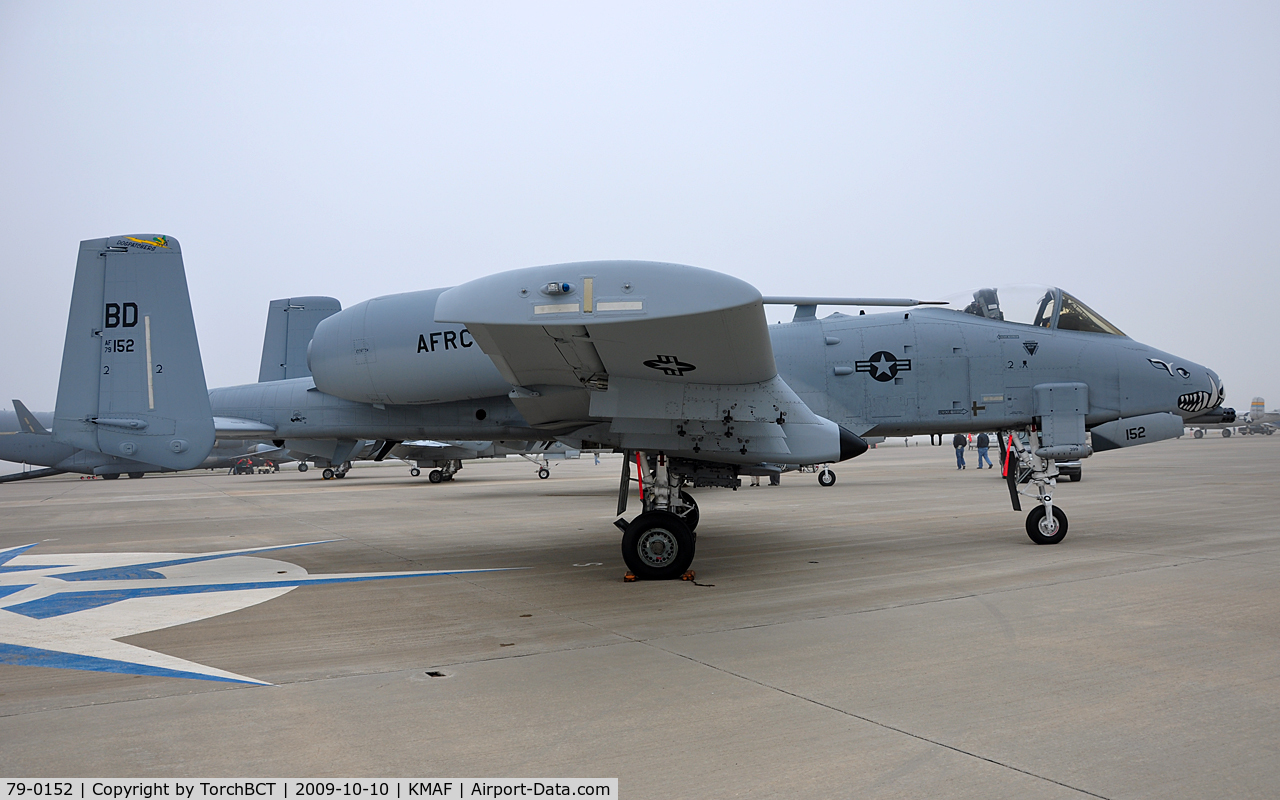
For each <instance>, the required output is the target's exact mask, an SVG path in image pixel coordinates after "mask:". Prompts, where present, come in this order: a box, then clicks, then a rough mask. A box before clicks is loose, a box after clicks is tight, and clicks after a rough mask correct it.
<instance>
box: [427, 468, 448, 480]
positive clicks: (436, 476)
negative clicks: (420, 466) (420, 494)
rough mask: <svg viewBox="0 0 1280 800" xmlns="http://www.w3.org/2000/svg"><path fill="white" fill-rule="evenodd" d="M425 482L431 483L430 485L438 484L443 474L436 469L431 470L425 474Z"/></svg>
mask: <svg viewBox="0 0 1280 800" xmlns="http://www.w3.org/2000/svg"><path fill="white" fill-rule="evenodd" d="M427 480H429V481H431V482H432V483H439V482H440V481H442V480H444V473H443V472H441V471H440V470H438V469H433V470H431V471H430V472H428V473H427Z"/></svg>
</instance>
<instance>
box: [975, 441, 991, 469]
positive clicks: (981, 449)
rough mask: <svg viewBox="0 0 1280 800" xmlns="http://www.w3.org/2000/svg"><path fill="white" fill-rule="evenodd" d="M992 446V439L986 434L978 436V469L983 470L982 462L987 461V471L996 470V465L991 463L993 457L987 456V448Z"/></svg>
mask: <svg viewBox="0 0 1280 800" xmlns="http://www.w3.org/2000/svg"><path fill="white" fill-rule="evenodd" d="M990 446H991V437H989V436H987V435H986V434H985V433H980V434H978V469H982V461H983V459H986V462H987V469H995V465H994V464H992V463H991V456H989V455H987V448H988V447H990Z"/></svg>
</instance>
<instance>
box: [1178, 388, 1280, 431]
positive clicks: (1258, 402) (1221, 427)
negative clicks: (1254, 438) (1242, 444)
mask: <svg viewBox="0 0 1280 800" xmlns="http://www.w3.org/2000/svg"><path fill="white" fill-rule="evenodd" d="M1241 422H1243V424H1241ZM1277 425H1280V411H1267V401H1266V400H1264V399H1263V398H1261V397H1255V398H1253V402H1252V403H1251V404H1250V405H1249V413H1248V414H1246V415H1245V417H1244V419H1243V420H1241V421H1240V422H1219V423H1217V424H1209V425H1193V426H1192V428H1193V430H1192V432H1191V435H1192V436H1194V437H1195V438H1197V439H1203V438H1204V432H1205V431H1206V430H1218V431H1222V438H1224V439H1229V438H1231V434H1233V433H1238V434H1240V435H1241V436H1250V435H1253V434H1260V435H1265V436H1270V435H1271V434H1273V433H1275V431H1276V426H1277Z"/></svg>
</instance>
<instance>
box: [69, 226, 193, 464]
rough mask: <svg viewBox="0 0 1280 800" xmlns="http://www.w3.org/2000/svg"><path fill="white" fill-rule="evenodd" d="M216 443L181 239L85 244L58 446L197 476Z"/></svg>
mask: <svg viewBox="0 0 1280 800" xmlns="http://www.w3.org/2000/svg"><path fill="white" fill-rule="evenodd" d="M213 437H214V433H213V413H212V410H211V409H210V406H209V392H208V390H207V388H206V386H205V380H204V365H203V364H202V363H201V360H200V345H199V342H198V341H197V340H196V327H195V319H194V317H193V316H192V313H191V297H190V295H189V294H188V291H187V276H186V272H185V271H184V270H183V266H182V250H181V248H180V247H179V245H178V242H177V240H175V239H173V238H171V237H168V236H152V235H138V236H112V237H109V238H106V239H89V240H86V241H83V242H81V243H80V256H79V259H78V261H77V263H76V275H75V283H74V286H73V289H72V293H71V312H70V314H69V315H68V317H67V336H66V341H65V344H64V345H63V349H62V373H61V375H60V377H59V380H58V402H57V406H56V408H55V410H54V420H53V438H54V440H55V441H58V442H61V443H63V444H68V445H72V446H73V447H78V448H80V449H82V450H88V451H91V452H95V453H103V454H104V455H110V456H118V457H123V458H128V459H132V460H134V461H141V462H143V463H146V464H153V465H156V466H160V467H167V468H169V469H192V468H194V467H197V466H199V465H200V463H201V462H203V461H204V459H205V457H206V456H207V455H208V454H209V451H210V450H211V449H212V447H213Z"/></svg>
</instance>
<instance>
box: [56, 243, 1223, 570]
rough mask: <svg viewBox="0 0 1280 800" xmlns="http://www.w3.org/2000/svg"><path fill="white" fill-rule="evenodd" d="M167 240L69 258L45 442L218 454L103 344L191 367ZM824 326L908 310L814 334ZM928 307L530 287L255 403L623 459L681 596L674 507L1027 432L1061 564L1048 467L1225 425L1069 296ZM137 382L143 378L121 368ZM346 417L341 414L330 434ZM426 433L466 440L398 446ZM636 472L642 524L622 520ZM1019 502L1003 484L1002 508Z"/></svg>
mask: <svg viewBox="0 0 1280 800" xmlns="http://www.w3.org/2000/svg"><path fill="white" fill-rule="evenodd" d="M157 239H158V240H161V242H162V246H163V247H164V248H165V250H164V252H163V253H162V252H161V251H160V249H159V246H157V247H150V248H148V247H145V246H142V247H135V246H133V245H130V244H128V242H142V243H143V244H144V245H145V244H146V243H149V242H153V241H155V240H150V239H146V238H138V237H118V238H113V239H106V240H91V241H88V242H84V243H82V245H81V257H80V261H79V262H78V265H77V278H76V290H75V293H74V294H73V298H72V313H71V317H70V319H69V322H68V339H67V348H66V350H65V351H64V357H63V375H62V378H63V380H62V382H61V383H60V385H59V404H58V410H57V411H56V413H55V420H54V436H55V438H66V439H74V442H76V443H81V442H83V443H84V444H83V445H81V446H85V447H87V448H89V449H94V448H96V449H97V451H99V452H112V451H113V449H114V451H119V452H121V453H123V454H125V455H128V456H130V457H137V456H138V455H145V458H146V460H148V461H151V460H152V459H156V458H164V459H167V460H169V461H174V462H176V461H177V460H179V458H177V457H178V456H182V457H185V458H187V459H190V458H193V457H194V456H195V455H196V454H197V452H207V451H208V448H209V447H210V446H211V444H212V438H213V432H214V428H215V424H214V421H213V411H212V407H211V406H210V405H209V402H210V398H209V396H208V395H207V394H205V393H204V392H203V388H204V387H203V374H202V373H201V374H200V375H199V376H196V375H194V374H192V373H191V372H189V371H184V372H183V373H182V374H181V377H180V379H175V378H173V377H172V376H168V377H167V378H166V380H171V381H173V382H172V383H166V384H165V388H164V389H163V391H161V389H160V388H156V390H155V391H154V396H153V394H152V389H151V381H150V378H149V376H151V375H152V370H151V369H150V367H151V365H152V364H153V361H155V359H153V358H152V354H151V350H150V347H148V352H147V359H146V361H145V362H143V361H142V360H141V358H140V357H139V355H138V353H137V352H135V351H133V350H127V349H126V350H125V354H123V355H122V354H121V351H120V348H119V347H116V348H115V349H112V348H111V347H105V348H104V347H103V344H102V342H101V341H100V340H99V339H98V338H95V337H101V336H103V329H104V327H110V326H111V324H112V323H113V322H114V323H115V324H117V325H119V324H122V323H121V322H120V320H121V319H122V318H125V317H126V316H127V314H128V313H129V312H127V311H124V310H121V309H123V308H125V306H124V304H125V303H129V304H132V306H133V310H132V315H133V319H134V320H135V323H134V324H135V325H136V324H138V323H137V320H139V319H142V318H144V317H146V315H147V314H148V313H150V314H153V315H155V318H156V319H158V320H160V322H162V323H163V324H164V325H165V327H166V330H170V329H175V330H174V335H172V336H169V335H166V336H165V337H164V338H163V342H164V343H165V345H166V346H167V347H168V348H169V349H167V350H166V351H165V354H164V357H165V358H168V357H169V355H172V354H173V350H172V348H173V347H176V346H178V345H181V346H183V347H186V348H189V350H188V352H189V356H190V357H189V358H187V359H186V360H185V362H184V363H185V364H187V365H194V366H198V365H199V353H198V343H197V342H196V341H195V336H194V326H193V325H192V326H191V330H190V333H189V334H188V333H187V332H186V331H185V330H181V331H179V330H176V329H177V328H179V327H180V326H179V324H178V323H179V322H180V320H179V315H178V314H176V313H174V311H173V310H174V309H179V308H181V309H184V310H185V315H186V316H185V319H186V320H189V319H190V302H189V298H188V297H187V294H186V283H185V278H184V277H182V276H181V258H180V255H179V254H178V251H177V243H176V242H174V241H173V240H171V239H166V238H165V237H157ZM115 248H118V249H115ZM162 258H163V259H164V269H163V270H161V269H159V264H160V262H159V261H158V259H162ZM86 276H87V277H86ZM175 276H176V277H175ZM95 281H96V284H95ZM104 285H105V286H106V287H107V289H106V291H105V293H104V290H103V289H102V287H103V286H104ZM95 286H96V288H95ZM144 287H145V288H144ZM95 292H96V294H95ZM134 297H137V298H139V299H137V300H134V299H132V298H134ZM1023 299H1025V301H1026V302H1022V300H1023ZM104 302H105V306H104ZM765 303H783V304H792V305H795V306H797V313H796V317H795V319H794V320H793V321H792V322H790V323H787V324H782V325H775V326H772V328H771V327H770V326H769V325H768V324H767V322H766V319H765V315H764V305H765ZM113 304H114V307H113ZM819 304H832V305H855V306H859V305H860V306H874V305H882V306H900V307H908V310H905V311H903V310H898V311H894V312H890V313H879V314H872V315H866V314H860V315H858V316H849V315H845V314H833V315H831V316H829V317H826V318H824V319H821V320H819V319H817V317H816V306H817V305H819ZM919 305H921V304H920V303H919V302H918V301H915V300H910V299H905V298H903V299H893V298H890V299H870V298H813V297H800V298H796V297H776V298H766V297H762V296H761V294H760V293H759V291H757V290H756V289H755V288H754V287H752V286H751V285H749V284H747V283H745V282H743V281H741V280H738V279H736V278H733V277H730V276H728V275H723V274H720V273H716V272H711V271H709V270H704V269H698V268H695V267H688V266H683V265H678V264H663V263H654V262H639V261H596V262H584V263H577V264H554V265H548V266H543V267H533V268H528V269H521V270H514V271H510V272H503V273H498V274H495V275H490V276H487V277H484V278H479V279H477V280H473V281H470V282H468V283H464V284H462V285H461V286H457V287H453V288H451V289H447V290H446V289H437V290H429V291H422V292H410V293H406V294H399V295H389V296H387V297H380V298H375V299H373V300H369V301H366V302H364V303H360V304H357V305H355V306H352V307H350V308H347V309H344V310H343V311H341V312H338V313H336V314H333V315H332V316H329V317H328V318H326V319H324V320H322V321H321V322H320V323H319V324H318V325H317V326H316V329H315V333H314V336H313V337H312V340H311V343H310V345H309V346H308V364H309V366H310V369H311V373H312V377H313V380H314V386H313V387H312V386H308V385H307V384H308V383H310V381H301V382H300V381H299V380H298V379H292V380H289V379H286V380H284V381H278V382H274V383H276V384H277V385H276V386H273V387H270V388H272V389H274V390H276V394H275V397H274V398H273V400H272V403H270V404H269V405H270V408H271V409H272V412H273V414H276V419H275V420H274V421H273V424H275V425H278V426H280V428H281V430H280V433H284V432H285V431H288V435H286V436H285V437H284V438H285V439H286V440H287V439H290V438H315V436H314V434H315V433H316V431H317V430H319V429H321V426H323V429H324V430H325V431H326V435H334V436H335V441H337V442H341V441H344V440H341V439H338V438H336V435H337V434H344V435H346V436H349V437H350V439H349V441H350V442H351V446H352V447H354V445H355V444H356V442H357V441H358V440H360V439H366V438H368V439H375V438H377V439H383V440H384V441H391V440H399V441H404V440H409V439H421V438H432V439H437V440H438V439H446V438H448V439H454V438H456V439H485V440H502V439H524V440H529V441H537V440H545V439H547V438H555V439H557V440H559V441H561V442H564V443H566V444H568V445H569V446H570V447H573V448H577V449H615V450H618V451H622V452H623V453H624V454H625V456H626V457H625V458H624V459H623V464H624V469H623V472H622V476H621V481H620V487H619V498H618V516H619V519H618V520H616V522H615V524H616V525H617V526H618V527H619V528H621V529H623V536H622V554H623V559H624V561H625V562H626V563H627V565H628V567H630V568H631V569H632V571H633V572H634V574H635V575H636V576H638V577H643V578H673V577H680V576H682V575H683V574H685V572H686V571H687V570H688V568H689V566H690V564H691V562H692V560H693V557H694V550H695V547H696V538H695V535H694V529H695V528H696V526H697V524H698V521H699V519H698V507H697V504H696V502H695V501H694V499H693V498H692V496H691V495H690V494H689V492H688V491H686V489H687V488H688V489H693V488H698V487H709V486H723V487H730V488H737V486H739V485H740V483H741V482H740V480H739V477H738V476H739V475H740V474H742V471H743V469H744V468H752V467H754V466H757V465H759V464H762V463H767V464H778V465H788V466H806V465H816V464H825V463H830V462H835V461H842V460H845V459H848V458H852V457H854V456H857V455H860V454H861V453H863V452H865V451H866V449H867V444H866V442H865V441H864V440H863V439H862V438H861V435H862V434H867V435H872V436H909V435H913V434H920V433H937V432H968V431H975V432H976V431H980V430H984V429H985V430H991V429H995V430H1003V431H1015V430H1022V431H1025V432H1026V433H1027V437H1028V444H1027V445H1026V446H1021V445H1019V446H1017V448H1016V450H1015V451H1014V452H1012V454H1011V455H1012V456H1013V457H1014V458H1016V459H1017V461H1018V462H1019V465H1020V467H1022V468H1023V469H1026V470H1029V471H1030V472H1031V477H1030V482H1031V484H1033V485H1034V487H1035V492H1034V495H1029V496H1034V498H1035V500H1036V506H1035V507H1034V508H1033V509H1032V510H1031V513H1030V514H1029V515H1028V517H1027V520H1026V530H1027V534H1028V536H1029V537H1030V538H1031V539H1032V540H1033V541H1035V542H1036V543H1038V544H1055V543H1057V542H1059V541H1061V540H1062V538H1063V537H1064V536H1065V535H1066V532H1067V518H1066V515H1065V514H1064V513H1063V512H1062V510H1061V509H1060V508H1059V507H1058V506H1056V505H1054V504H1053V500H1052V495H1053V489H1054V487H1055V485H1056V478H1057V475H1058V470H1057V468H1056V465H1055V462H1056V461H1057V460H1067V459H1074V458H1083V457H1087V456H1089V455H1091V454H1092V453H1093V452H1094V451H1095V450H1098V451H1101V450H1106V449H1112V448H1118V447H1130V446H1134V445H1138V444H1144V443H1148V442H1154V441H1159V440H1161V439H1167V438H1173V437H1174V436H1177V435H1178V434H1180V433H1181V432H1182V429H1183V425H1184V423H1188V422H1190V423H1195V422H1200V421H1211V420H1217V421H1230V420H1234V414H1235V412H1234V411H1233V410H1231V409H1227V408H1223V407H1222V400H1223V398H1224V396H1225V393H1224V391H1223V388H1222V385H1221V382H1220V381H1219V379H1218V376H1217V375H1216V374H1215V373H1213V372H1212V371H1211V370H1209V369H1207V368H1205V367H1202V366H1200V365H1197V364H1194V363H1192V362H1189V361H1186V360H1184V359H1180V358H1178V357H1176V356H1172V355H1170V354H1168V353H1165V352H1163V351H1159V350H1156V349H1154V348H1151V347H1148V346H1146V345H1142V344H1139V343H1137V342H1135V341H1133V340H1132V339H1130V338H1129V337H1127V336H1125V335H1124V334H1123V333H1122V332H1121V331H1120V330H1119V329H1118V328H1116V327H1115V326H1114V325H1112V324H1111V323H1110V322H1108V321H1107V320H1105V319H1104V318H1102V317H1101V316H1100V315H1098V314H1096V313H1095V312H1093V311H1092V310H1091V309H1089V308H1088V307H1087V306H1085V305H1084V304H1083V303H1081V302H1080V301H1079V300H1077V299H1076V298H1075V297H1073V296H1072V295H1070V294H1068V293H1066V292H1063V291H1061V290H1059V289H1044V290H1041V291H1038V292H1037V293H1035V294H1032V295H1029V296H1027V297H1025V298H1020V297H1019V296H1018V294H1017V293H1016V292H1013V293H1007V294H1006V296H1005V298H1004V301H1003V302H1002V301H1001V300H1000V298H999V295H998V292H997V291H995V290H980V291H979V292H975V293H974V301H973V302H972V303H970V304H969V306H968V307H966V308H965V309H964V310H963V311H962V310H959V309H956V310H951V309H941V308H919V307H914V306H919ZM104 308H105V312H104ZM156 309H165V310H166V314H164V315H160V312H159V311H158V310H156ZM104 319H105V320H106V321H105V323H104V322H103V320H104ZM148 319H150V318H149V317H148ZM149 324H155V322H152V323H149ZM90 354H91V355H92V361H91V360H90V358H89V356H90ZM140 363H142V364H145V365H146V366H147V368H144V369H134V367H136V365H138V364H140ZM122 367H124V368H125V369H123V370H122V369H121V368H122ZM99 370H101V372H99ZM73 372H74V374H77V375H83V376H84V377H85V378H94V377H96V379H97V380H98V381H100V383H99V384H98V385H97V387H96V388H97V391H92V392H90V391H86V390H84V389H83V384H81V383H77V384H75V385H76V386H78V387H81V388H79V389H78V390H77V393H76V394H75V395H74V396H70V397H68V398H66V400H65V402H64V387H65V386H67V385H68V384H69V382H68V381H67V377H68V375H69V374H71V373H73ZM158 374H159V373H158V371H157V372H156V375H157V377H158ZM109 375H110V376H112V377H111V380H110V382H109V381H108V376H109ZM117 376H120V377H117ZM126 379H128V380H129V382H128V383H127V384H126V383H125V381H126ZM291 383H292V384H295V385H291V386H288V387H285V386H282V385H281V384H291ZM197 385H198V386H199V388H200V389H201V390H202V391H201V392H200V393H198V394H197V393H196V392H194V391H192V389H193V388H194V387H195V386H197ZM144 386H145V387H146V391H145V392H144V391H143V387H144ZM250 389H252V391H250ZM179 390H182V392H185V394H183V393H182V392H180V391H179ZM219 391H223V392H226V393H227V396H226V397H225V398H220V400H221V401H223V402H221V403H220V408H219V410H220V412H222V413H221V414H220V415H219V416H220V417H221V419H220V421H219V422H218V423H217V427H218V429H219V430H223V429H233V428H235V427H236V426H237V425H239V426H241V427H243V428H246V429H249V428H254V427H255V426H256V427H257V428H258V429H261V428H262V427H263V426H264V425H265V421H259V420H254V419H249V418H246V417H245V416H244V414H241V413H238V411H237V409H241V408H251V407H259V408H261V407H264V404H263V403H262V402H261V400H262V399H263V398H262V396H261V395H260V394H258V393H260V392H262V391H263V389H262V388H261V387H260V386H257V385H255V386H254V387H234V388H232V389H227V390H219ZM180 394H181V397H182V398H183V402H182V403H181V404H179V403H177V402H175V401H176V400H177V398H178V397H179V395H180ZM91 403H96V404H97V405H96V406H94V407H93V408H90V405H91ZM152 404H154V408H153V407H152ZM345 404H350V405H345ZM224 409H225V411H224ZM337 409H344V410H346V411H351V412H353V413H352V414H351V415H350V416H348V415H346V414H345V413H344V414H331V413H330V412H332V411H335V410H337ZM223 414H225V415H227V416H223ZM295 418H298V419H295ZM331 420H337V421H331ZM427 424H430V425H433V426H438V427H439V428H447V429H450V430H453V431H457V435H456V436H454V435H448V436H439V435H432V436H428V435H426V434H425V433H422V434H418V435H413V434H411V433H410V434H409V435H406V432H407V431H412V430H414V429H415V428H417V429H420V430H421V429H424V428H425V426H426V425H427ZM60 425H62V426H63V427H62V428H61V430H60V427H59V426H60ZM143 430H150V431H154V434H150V435H151V436H152V438H151V439H149V440H148V439H147V436H144V435H142V434H140V433H139V431H143ZM1086 431H1090V432H1091V433H1092V445H1090V444H1089V443H1088V441H1087V440H1086V438H1085V433H1086ZM91 434H93V435H94V436H96V438H91ZM477 434H479V435H477ZM206 437H207V440H206ZM1013 440H1015V441H1016V437H1013ZM197 442H199V446H200V447H201V448H203V450H202V451H197V445H196V443H197ZM344 446H345V445H344ZM126 451H127V452H126ZM167 453H171V454H173V456H174V457H172V458H171V457H170V455H167ZM334 460H335V462H336V463H341V459H334ZM633 463H634V465H635V467H636V469H637V472H638V475H637V479H638V482H639V483H640V496H641V504H642V508H643V512H642V513H641V514H640V515H639V516H637V517H636V518H634V519H632V520H630V521H629V522H628V521H626V520H625V519H622V518H621V517H622V515H623V514H624V513H625V510H626V505H627V498H628V489H629V485H630V474H629V470H630V465H632V464H633ZM165 465H168V464H165ZM1018 492H1019V490H1018V489H1017V487H1016V484H1014V483H1012V482H1011V483H1010V493H1011V498H1012V500H1013V504H1014V507H1015V508H1018Z"/></svg>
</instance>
